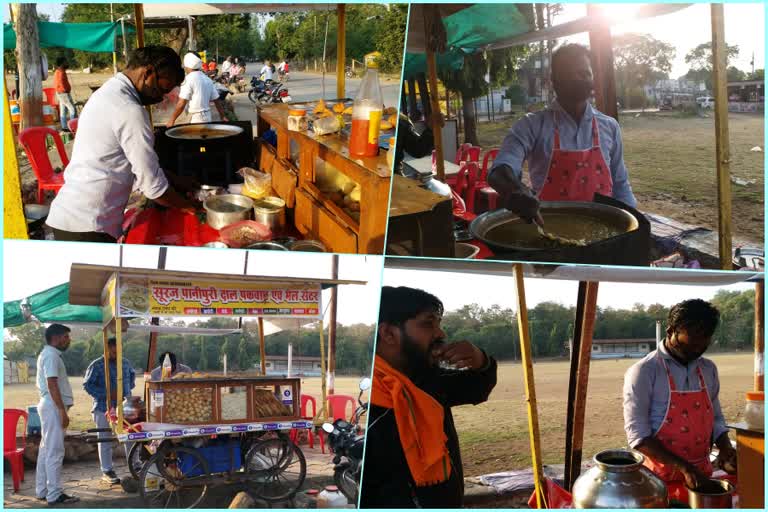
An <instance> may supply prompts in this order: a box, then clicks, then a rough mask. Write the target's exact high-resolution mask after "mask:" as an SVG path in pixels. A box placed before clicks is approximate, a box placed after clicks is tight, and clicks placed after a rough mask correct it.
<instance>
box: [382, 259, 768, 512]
mask: <svg viewBox="0 0 768 512" xmlns="http://www.w3.org/2000/svg"><path fill="white" fill-rule="evenodd" d="M385 267H386V268H392V269H403V270H422V271H437V272H458V273H464V274H483V275H496V276H500V277H507V278H510V277H511V278H512V279H514V284H515V294H516V308H515V309H516V316H517V325H518V330H519V333H520V345H521V347H520V354H521V361H522V366H523V376H524V379H525V398H526V405H527V413H528V426H529V437H530V442H531V459H532V465H533V481H534V487H535V490H534V495H535V500H532V503H535V504H534V505H533V506H534V507H538V508H558V507H556V506H550V505H551V504H550V498H551V497H555V496H557V494H558V493H557V492H552V486H551V485H548V482H546V481H545V480H546V479H545V476H544V469H543V463H542V459H541V437H540V432H539V416H538V408H537V402H536V388H535V381H534V365H533V352H532V345H531V336H530V331H529V327H528V326H529V323H528V307H527V304H526V294H525V286H524V278H525V277H529V278H547V279H558V280H568V281H578V282H579V289H578V300H577V304H576V320H575V323H574V329H573V334H572V339H573V342H572V349H571V366H570V372H569V377H570V381H569V387H568V396H567V400H566V407H567V419H566V434H565V439H566V441H565V442H566V445H565V478H564V482H565V484H564V487H565V488H566V491H571V490H572V488H573V484H574V483H575V481H576V479H577V478H578V477H579V476H580V474H581V468H582V448H583V440H584V422H585V421H584V420H585V414H586V404H587V390H588V385H589V367H590V361H591V355H592V337H593V333H594V328H595V321H596V318H597V292H598V286H599V283H600V282H617V283H643V284H646V283H649V284H677V285H700V286H714V285H727V284H733V283H739V282H751V283H754V285H755V352H754V355H755V357H754V360H755V365H754V391H756V392H762V391H764V351H765V340H764V329H765V318H764V315H765V311H764V289H765V282H764V279H765V278H764V275H763V274H762V273H753V272H723V271H718V272H680V271H675V270H665V269H642V268H638V269H628V268H621V267H614V268H609V267H598V266H594V267H577V266H567V265H563V266H559V265H540V264H527V263H505V262H480V261H476V262H469V261H462V260H448V259H444V260H423V259H418V258H417V259H413V258H387V259H386V263H385ZM745 391H746V390H745ZM728 427H729V428H730V429H732V430H734V431H735V432H736V450H737V454H738V457H739V468H738V472H739V474H741V475H749V477H747V478H744V479H743V482H739V483H738V485H737V494H738V496H739V506H740V507H741V508H763V507H764V489H763V482H764V469H763V465H762V464H763V461H764V454H765V441H764V432H763V430H759V429H757V430H756V429H754V428H748V427H747V426H746V425H745V424H733V425H728ZM549 492H552V494H549ZM668 493H669V497H670V498H671V499H674V500H676V501H678V502H687V500H688V497H687V494H686V489H685V488H684V487H683V486H680V485H677V486H670V488H669V489H668ZM619 508H620V507H619ZM630 508H632V507H630Z"/></svg>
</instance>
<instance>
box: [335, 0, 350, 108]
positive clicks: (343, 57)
mask: <svg viewBox="0 0 768 512" xmlns="http://www.w3.org/2000/svg"><path fill="white" fill-rule="evenodd" d="M336 18H337V23H336V25H337V27H336V97H337V98H344V97H345V95H346V74H345V73H346V69H345V66H344V64H345V63H346V61H347V33H346V19H347V10H346V5H344V4H337V6H336Z"/></svg>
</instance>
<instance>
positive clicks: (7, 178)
mask: <svg viewBox="0 0 768 512" xmlns="http://www.w3.org/2000/svg"><path fill="white" fill-rule="evenodd" d="M3 111H4V112H5V117H4V119H3V130H4V132H3V159H4V160H3V167H4V169H3V195H4V204H3V230H4V233H3V235H4V237H5V238H17V239H21V240H26V239H28V238H29V234H28V233H27V221H26V219H25V217H24V204H23V201H22V199H21V175H20V174H19V159H18V154H17V153H16V135H15V133H14V131H13V122H12V121H11V103H10V101H9V99H8V88H7V87H6V86H5V82H3Z"/></svg>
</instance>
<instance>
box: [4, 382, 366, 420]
mask: <svg viewBox="0 0 768 512" xmlns="http://www.w3.org/2000/svg"><path fill="white" fill-rule="evenodd" d="M320 381H321V379H320V377H307V378H303V379H301V392H302V393H304V394H309V395H312V396H314V397H315V398H316V399H318V406H319V397H320V384H321V382H320ZM359 382H360V377H336V389H335V392H336V394H344V395H351V396H353V397H357V394H358V393H359V389H358V383H359ZM69 383H70V384H71V385H72V391H73V393H74V395H75V406H74V407H73V408H72V409H71V410H70V412H69V418H70V425H69V429H70V430H83V429H88V428H93V420H92V419H91V405H92V403H93V402H92V399H91V397H90V396H89V395H88V394H87V393H86V392H85V390H84V389H83V378H82V377H70V379H69ZM143 389H144V377H137V379H136V387H135V388H134V390H133V393H134V394H135V395H141V394H142V393H143V391H142V390H143ZM3 400H4V401H5V405H4V407H6V408H14V409H23V410H26V409H27V406H30V405H37V402H38V401H39V400H40V395H39V394H38V392H37V388H36V387H35V384H34V383H32V384H5V385H4V386H3ZM347 414H351V411H350V410H349V408H347Z"/></svg>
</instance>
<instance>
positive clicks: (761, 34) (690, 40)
mask: <svg viewBox="0 0 768 512" xmlns="http://www.w3.org/2000/svg"><path fill="white" fill-rule="evenodd" d="M608 5H610V4H608ZM637 5H640V4H620V3H616V4H612V5H610V6H609V9H610V11H611V13H613V14H614V15H615V16H617V17H619V19H627V18H629V17H631V14H632V11H633V9H635V8H636V7H637ZM37 6H38V7H37V8H38V11H39V12H42V13H45V14H50V15H51V20H53V21H58V20H59V17H60V16H61V14H62V13H63V12H64V4H62V3H38V4H37ZM709 12H710V6H709V4H706V3H699V4H693V5H691V6H689V7H687V8H685V9H683V10H681V11H678V12H676V13H673V14H668V15H666V16H659V17H656V18H651V19H648V20H642V21H627V22H624V23H623V24H622V25H619V26H617V27H615V28H614V29H613V33H614V34H618V33H623V32H640V33H648V34H651V35H652V36H653V37H655V38H656V39H660V40H662V41H666V42H667V43H670V44H672V45H674V46H675V47H676V48H677V57H676V58H675V60H674V62H673V68H672V73H671V75H670V76H671V77H672V78H677V77H679V76H681V75H684V74H685V73H686V72H687V71H688V66H687V65H686V64H685V54H686V53H688V51H690V50H692V49H693V48H695V47H696V46H697V45H699V44H700V43H704V42H707V41H709V40H710V39H711V28H710V17H709ZM585 14H586V7H585V4H582V3H566V4H565V11H564V12H563V13H562V15H561V16H560V17H559V18H557V19H556V20H555V22H556V23H562V22H564V21H568V20H571V19H575V18H579V17H581V16H584V15H585ZM3 19H4V21H6V22H7V21H8V19H9V16H8V8H7V7H6V8H5V9H4V11H3ZM725 39H726V42H727V43H728V44H730V45H738V46H739V48H740V50H741V52H740V54H739V57H738V59H736V61H735V62H734V65H735V66H736V67H738V68H739V69H741V70H743V71H750V70H751V66H750V65H749V63H750V61H751V59H752V52H754V54H755V68H756V69H759V68H764V67H765V44H764V43H765V7H764V5H763V4H762V3H736V2H733V3H732V2H729V3H727V4H725ZM569 40H571V41H574V42H583V43H586V42H587V36H586V35H580V36H574V37H571V38H569Z"/></svg>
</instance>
